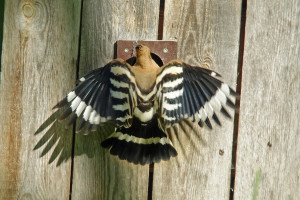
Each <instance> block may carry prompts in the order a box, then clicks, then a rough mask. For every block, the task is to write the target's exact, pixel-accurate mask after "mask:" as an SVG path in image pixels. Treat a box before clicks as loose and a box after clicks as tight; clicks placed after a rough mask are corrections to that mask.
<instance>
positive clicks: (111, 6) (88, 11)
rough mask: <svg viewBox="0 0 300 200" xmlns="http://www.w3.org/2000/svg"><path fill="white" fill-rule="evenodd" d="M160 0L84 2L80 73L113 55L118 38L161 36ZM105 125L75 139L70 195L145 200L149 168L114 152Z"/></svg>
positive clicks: (111, 57) (154, 37) (134, 38)
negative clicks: (105, 144)
mask: <svg viewBox="0 0 300 200" xmlns="http://www.w3.org/2000/svg"><path fill="white" fill-rule="evenodd" d="M158 13H159V0H149V1H140V0H130V1H121V0H113V1H109V2H108V1H92V0H90V1H84V4H83V19H82V32H81V57H80V76H82V75H84V74H85V73H87V72H88V71H90V70H92V69H94V68H98V67H103V66H104V64H106V63H107V62H109V61H110V60H112V59H113V58H114V43H115V42H116V41H117V40H121V39H123V40H124V39H126V40H140V39H148V40H154V39H157V32H158V31H157V30H158ZM105 132H106V131H105V127H104V128H100V130H99V131H98V132H94V133H91V134H89V135H87V136H84V135H81V134H77V135H76V138H75V143H76V145H75V159H74V177H73V187H72V199H80V200H81V199H113V200H115V199H122V200H123V199H147V192H148V191H147V190H148V173H149V172H148V170H149V167H148V166H147V165H146V166H137V165H133V164H129V163H127V162H126V161H121V160H119V159H118V158H117V157H114V156H111V155H110V154H109V152H108V151H107V150H105V149H103V148H102V147H101V145H100V143H101V141H102V140H103V139H104V138H105V137H106V136H108V134H107V133H105Z"/></svg>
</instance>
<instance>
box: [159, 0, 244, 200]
mask: <svg viewBox="0 0 300 200" xmlns="http://www.w3.org/2000/svg"><path fill="white" fill-rule="evenodd" d="M240 14H241V1H240V0H236V1H226V2H224V1H204V0H201V1H196V0H189V1H188V0H186V1H181V2H180V3H179V2H178V1H176V0H170V1H166V5H165V13H164V16H165V18H164V32H163V37H164V38H163V39H166V40H168V39H172V38H176V39H177V40H178V58H179V59H182V60H184V61H185V62H187V63H190V64H193V65H199V66H200V65H203V66H205V65H206V67H209V68H211V69H214V70H216V71H217V72H220V73H221V74H222V75H223V80H224V81H226V82H227V83H229V84H230V85H231V86H232V87H233V88H235V81H236V71H237V63H238V62H237V59H238V48H239V30H240ZM220 116H221V115H220ZM222 123H223V126H222V127H218V126H216V125H215V124H214V125H215V128H214V129H213V130H212V131H210V130H208V128H203V129H200V128H198V127H197V126H195V127H194V128H196V132H194V133H193V132H192V131H190V130H189V128H186V134H185V133H183V132H182V131H180V132H179V141H180V142H178V140H177V139H176V137H175V136H174V134H173V138H175V139H174V146H175V148H176V149H177V150H178V154H179V155H178V156H177V158H176V159H173V160H171V161H168V162H162V163H160V164H155V172H154V186H153V187H154V188H153V199H174V200H176V199H218V200H219V199H229V193H230V192H229V190H230V171H231V152H232V138H233V121H230V120H226V119H225V118H222ZM191 132H192V133H191ZM196 135H198V138H197V136H196ZM180 143H181V145H182V148H181V145H180ZM193 144H194V147H193ZM182 149H183V150H182ZM222 152H224V153H222ZM184 155H185V156H184Z"/></svg>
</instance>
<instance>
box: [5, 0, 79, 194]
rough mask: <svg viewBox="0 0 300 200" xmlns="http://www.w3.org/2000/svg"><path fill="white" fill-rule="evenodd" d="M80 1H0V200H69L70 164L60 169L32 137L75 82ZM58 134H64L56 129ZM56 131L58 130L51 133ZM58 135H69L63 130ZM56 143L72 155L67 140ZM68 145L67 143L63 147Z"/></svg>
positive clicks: (62, 165)
mask: <svg viewBox="0 0 300 200" xmlns="http://www.w3.org/2000/svg"><path fill="white" fill-rule="evenodd" d="M79 11H80V1H73V0H70V1H60V0H54V1H53V0H51V1H50V0H49V1H48V0H35V1H31V0H27V1H23V0H19V1H6V2H5V22H4V41H3V54H2V59H3V60H2V79H1V89H0V127H1V128H0V132H1V134H0V160H1V162H0V199H68V197H69V189H70V171H71V167H70V161H67V162H64V163H62V164H61V165H60V166H59V167H56V166H55V163H53V164H48V162H49V156H50V155H51V154H46V155H45V156H43V157H40V154H41V152H42V150H37V151H34V150H33V149H34V146H35V145H36V144H37V143H38V141H40V140H41V138H42V137H43V134H42V133H41V134H39V135H37V136H35V135H34V133H35V131H36V130H37V129H38V127H39V126H40V125H41V124H42V123H43V122H44V121H45V120H46V119H47V118H48V117H49V116H50V115H51V113H52V111H51V108H52V107H53V106H54V105H55V103H57V101H58V100H59V99H60V98H62V96H63V93H62V92H58V91H62V90H64V91H65V90H67V89H70V88H71V87H70V86H71V85H73V84H74V80H75V73H74V70H75V68H76V59H77V52H78V51H77V48H78V33H79V14H80V12H79ZM58 129H59V130H62V131H63V130H64V129H63V128H62V127H58ZM56 130H57V129H56ZM63 134H69V135H70V134H72V133H71V132H70V131H63ZM69 138H70V139H69V140H66V141H60V142H65V143H66V151H71V143H72V137H69ZM68 144H69V145H68Z"/></svg>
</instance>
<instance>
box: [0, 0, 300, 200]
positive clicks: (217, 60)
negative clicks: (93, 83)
mask: <svg viewBox="0 0 300 200" xmlns="http://www.w3.org/2000/svg"><path fill="white" fill-rule="evenodd" d="M162 2H164V12H163V14H164V15H163V16H164V20H163V26H161V27H162V30H161V29H159V25H160V22H161V21H160V20H159V14H160V13H161V14H162V10H161V7H162V6H160V5H162V4H161V3H162ZM243 2H244V5H246V4H245V3H247V12H242V10H243V9H242V0H231V1H229V0H226V1H218V0H182V1H176V0H165V1H159V0H148V1H140V0H128V1H121V0H111V1H103V0H96V1H95V0H64V1H60V0H51V1H50V0H14V1H10V0H6V1H5V10H4V11H5V12H4V29H3V31H4V32H3V47H2V63H1V70H2V73H1V79H0V81H1V82H0V199H1V200H2V199H5V200H6V199H80V200H81V199H105V200H106V199H112V200H115V199H122V200H123V199H126V200H127V199H149V191H148V182H149V166H136V165H133V164H129V163H127V162H125V161H120V160H118V159H117V158H115V157H113V156H110V155H109V153H108V152H107V151H105V150H104V149H103V148H101V147H100V142H101V141H102V140H103V139H104V138H105V136H107V133H108V132H109V131H110V130H111V128H110V127H104V128H100V130H99V132H97V133H93V134H90V135H82V134H74V133H73V130H72V129H68V130H66V129H65V128H64V124H63V123H58V122H56V121H55V120H54V119H55V117H56V116H57V115H58V114H59V113H56V112H55V111H53V110H52V109H51V108H52V107H53V106H54V105H55V104H56V103H57V102H58V101H59V100H60V99H61V98H63V97H64V95H65V94H66V93H67V92H68V91H69V90H70V89H72V88H73V87H74V86H75V81H76V79H77V78H78V76H81V75H83V74H85V73H86V72H88V71H90V70H91V69H94V68H98V67H101V66H103V65H104V64H105V63H106V62H108V61H109V60H111V59H113V57H114V43H115V42H116V41H117V40H142V39H144V40H156V39H159V38H161V37H162V39H163V40H174V39H176V40H177V41H178V58H179V59H182V60H184V61H185V62H188V63H190V64H194V65H205V66H206V67H209V68H211V69H214V70H216V71H217V72H220V73H221V74H222V75H223V80H224V81H225V82H227V83H229V84H230V85H231V86H232V87H233V88H237V89H238V91H239V92H240V93H241V96H240V102H239V104H240V110H239V114H238V115H236V116H235V117H236V118H235V120H233V121H230V120H227V119H222V124H223V126H222V127H215V128H214V129H213V130H212V131H210V130H208V129H207V128H203V129H200V128H197V127H194V128H195V129H196V132H193V131H191V130H189V129H188V128H186V129H187V130H186V132H187V134H185V133H184V132H183V131H180V127H177V129H178V130H179V139H180V142H179V141H176V140H175V142H174V145H175V147H176V149H177V150H178V153H179V155H178V157H176V159H172V160H171V161H168V162H161V163H159V164H155V166H154V172H153V188H152V199H153V200H156V199H162V200H165V199H172V200H173V199H175V200H181V199H218V200H219V199H226V200H228V199H232V198H233V197H234V199H242V200H244V199H295V200H296V199H300V123H299V121H300V107H299V102H300V95H299V91H300V62H299V61H300V2H299V1H297V0H291V1H288V2H283V1H280V0H274V1H273V2H272V3H270V2H269V1H266V0H263V1H261V0H253V1H248V2H246V1H245V0H243ZM244 9H245V6H244ZM0 10H1V9H0ZM244 11H245V10H244ZM242 13H244V14H246V16H245V15H243V17H242ZM0 28H1V32H2V27H0ZM159 31H162V32H159ZM241 31H242V33H241ZM232 114H233V113H232ZM177 129H176V130H177ZM234 138H236V139H234ZM236 142H237V143H236ZM220 152H223V153H220ZM233 172H234V173H233ZM233 180H234V183H232V181H233ZM233 187H234V188H233ZM232 194H234V195H232Z"/></svg>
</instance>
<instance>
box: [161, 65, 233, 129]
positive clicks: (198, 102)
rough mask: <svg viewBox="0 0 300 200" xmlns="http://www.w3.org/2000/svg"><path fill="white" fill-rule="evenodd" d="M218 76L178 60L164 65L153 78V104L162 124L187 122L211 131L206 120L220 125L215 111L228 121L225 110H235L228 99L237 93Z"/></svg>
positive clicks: (227, 114) (210, 71)
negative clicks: (154, 84)
mask: <svg viewBox="0 0 300 200" xmlns="http://www.w3.org/2000/svg"><path fill="white" fill-rule="evenodd" d="M218 77H221V76H220V74H218V73H216V72H214V71H212V70H209V69H205V68H201V67H196V66H190V65H188V64H185V63H182V62H180V61H171V62H169V63H168V64H166V65H164V66H163V67H162V70H161V72H160V73H159V74H158V75H157V79H156V86H157V91H158V92H157V94H156V101H157V105H159V108H158V110H159V111H158V112H159V113H162V114H161V116H160V117H161V118H162V119H163V121H164V124H165V125H166V126H167V127H168V126H170V125H172V124H174V123H177V122H178V121H179V120H182V119H191V120H192V121H196V122H197V123H198V124H199V125H200V126H203V124H204V123H205V124H206V125H207V126H208V127H209V128H212V124H211V122H210V119H212V120H213V121H215V122H216V124H218V125H221V122H220V120H219V117H218V116H217V114H216V112H221V113H222V114H223V115H225V116H226V117H229V118H230V115H229V113H228V111H227V110H226V107H227V106H228V107H231V108H235V105H234V103H233V102H232V100H231V99H230V98H229V97H230V96H231V98H234V97H235V96H236V95H237V94H236V93H235V92H234V90H233V89H231V88H230V87H229V86H228V85H227V84H225V83H223V82H222V81H221V80H219V79H218ZM179 105H180V106H179Z"/></svg>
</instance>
